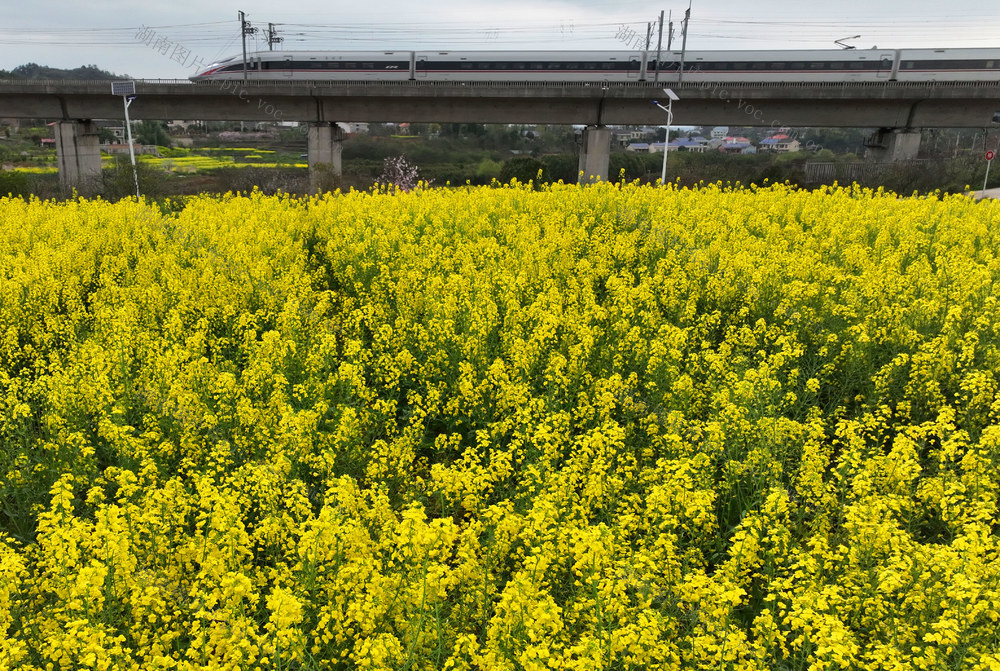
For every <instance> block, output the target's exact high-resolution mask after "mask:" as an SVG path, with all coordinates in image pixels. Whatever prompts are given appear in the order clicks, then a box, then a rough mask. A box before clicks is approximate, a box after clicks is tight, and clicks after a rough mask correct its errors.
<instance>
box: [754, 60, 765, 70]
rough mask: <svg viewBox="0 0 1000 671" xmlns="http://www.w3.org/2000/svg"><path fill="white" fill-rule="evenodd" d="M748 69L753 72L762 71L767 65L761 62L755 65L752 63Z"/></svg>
mask: <svg viewBox="0 0 1000 671" xmlns="http://www.w3.org/2000/svg"><path fill="white" fill-rule="evenodd" d="M750 67H751V68H752V69H754V70H763V69H764V68H766V67H767V63H765V62H763V61H757V62H756V63H752V64H751V65H750Z"/></svg>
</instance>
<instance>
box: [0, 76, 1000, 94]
mask: <svg viewBox="0 0 1000 671" xmlns="http://www.w3.org/2000/svg"><path fill="white" fill-rule="evenodd" d="M112 81H113V80H105V79H0V87H2V86H25V85H29V86H74V85H75V86H81V85H83V86H100V85H110V84H111V82H112ZM135 82H136V84H138V85H142V84H151V85H184V86H222V85H223V84H230V83H233V82H234V83H236V84H237V85H239V86H242V87H248V88H249V87H252V88H267V87H276V86H279V87H291V88H332V87H343V86H351V87H370V88H428V87H456V86H469V87H476V88H553V87H585V88H592V87H600V88H609V89H610V88H615V89H653V90H659V89H661V88H663V87H664V86H667V85H669V86H670V87H672V88H674V89H677V90H679V91H684V90H699V89H700V90H706V89H709V88H717V87H720V88H726V89H728V90H739V89H759V88H768V87H773V88H783V89H788V88H818V89H843V88H856V89H919V88H923V89H926V88H939V87H940V88H949V87H955V86H964V87H971V88H997V87H998V86H1000V82H997V81H968V82H934V81H925V82H900V81H886V80H880V81H860V82H859V81H852V82H802V81H791V82H749V81H735V82H734V81H726V80H712V81H697V82H691V81H688V82H682V83H679V84H678V83H677V82H671V81H660V82H652V81H624V82H601V81H593V82H581V81H562V82H560V81H544V82H543V81H466V82H463V81H440V80H427V79H415V80H412V79H411V80H370V79H363V80H331V79H319V80H293V79H281V80H278V79H248V80H247V81H245V82H244V81H243V80H241V79H229V80H223V79H216V80H211V81H198V82H192V81H191V80H188V79H136V80H135ZM108 90H109V95H110V87H109V89H108Z"/></svg>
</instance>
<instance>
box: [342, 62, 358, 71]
mask: <svg viewBox="0 0 1000 671" xmlns="http://www.w3.org/2000/svg"><path fill="white" fill-rule="evenodd" d="M344 69H345V70H357V69H358V65H357V63H344Z"/></svg>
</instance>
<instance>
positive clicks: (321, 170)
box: [308, 121, 344, 193]
mask: <svg viewBox="0 0 1000 671" xmlns="http://www.w3.org/2000/svg"><path fill="white" fill-rule="evenodd" d="M308 139H309V190H310V191H311V192H312V193H322V192H324V191H333V190H334V189H336V188H338V187H339V186H340V176H341V175H342V174H343V158H342V155H343V151H344V144H343V143H344V131H343V129H341V127H340V126H338V125H337V124H335V123H331V122H328V121H321V122H320V123H314V124H310V126H309V135H308Z"/></svg>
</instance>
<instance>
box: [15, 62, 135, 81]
mask: <svg viewBox="0 0 1000 671" xmlns="http://www.w3.org/2000/svg"><path fill="white" fill-rule="evenodd" d="M0 78H7V79H131V78H130V77H129V76H128V75H116V74H114V73H113V72H108V71H107V70H102V69H101V68H99V67H97V66H96V65H83V66H80V67H78V68H73V69H72V70H66V69H63V68H50V67H48V66H46V65H39V64H38V63H25V64H24V65H18V66H17V67H16V68H14V69H13V70H11V71H10V72H9V73H8V72H6V71H4V70H0Z"/></svg>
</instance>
